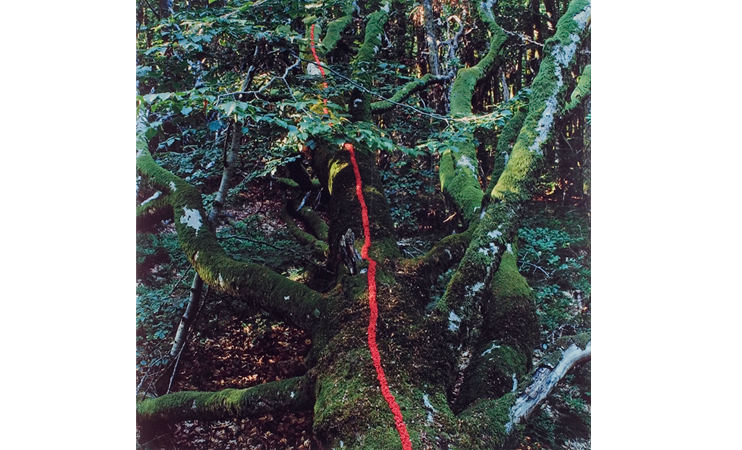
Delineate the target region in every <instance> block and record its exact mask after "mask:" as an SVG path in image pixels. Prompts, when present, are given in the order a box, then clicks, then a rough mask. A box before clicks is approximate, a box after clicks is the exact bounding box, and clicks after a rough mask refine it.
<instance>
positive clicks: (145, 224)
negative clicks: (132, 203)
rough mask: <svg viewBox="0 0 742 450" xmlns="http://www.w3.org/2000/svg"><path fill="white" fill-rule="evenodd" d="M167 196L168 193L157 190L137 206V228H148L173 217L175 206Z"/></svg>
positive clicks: (140, 229) (141, 229)
mask: <svg viewBox="0 0 742 450" xmlns="http://www.w3.org/2000/svg"><path fill="white" fill-rule="evenodd" d="M167 197H168V196H167V194H165V195H162V191H157V192H156V193H155V195H153V196H152V197H150V198H148V199H147V200H144V201H143V202H142V203H141V204H140V205H139V206H137V212H136V218H137V219H136V220H137V230H139V231H143V230H148V229H150V228H152V227H154V226H155V225H156V224H158V223H160V222H162V221H163V220H167V219H172V218H173V207H172V206H171V205H170V200H169V199H168V198H167Z"/></svg>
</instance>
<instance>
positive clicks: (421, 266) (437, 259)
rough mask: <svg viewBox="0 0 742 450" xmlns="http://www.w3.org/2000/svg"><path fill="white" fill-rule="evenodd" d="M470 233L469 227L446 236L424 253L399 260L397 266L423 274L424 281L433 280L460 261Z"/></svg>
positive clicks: (468, 241)
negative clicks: (461, 231)
mask: <svg viewBox="0 0 742 450" xmlns="http://www.w3.org/2000/svg"><path fill="white" fill-rule="evenodd" d="M472 234H473V228H469V229H468V230H466V231H465V232H463V233H459V234H452V235H450V236H446V237H444V238H443V239H441V240H440V241H438V242H437V243H436V244H435V245H434V246H433V248H432V249H430V251H428V252H427V253H426V254H424V255H422V256H419V257H417V258H410V259H404V260H402V261H400V262H399V268H400V270H402V271H404V272H414V273H416V274H418V275H424V276H425V277H426V281H431V282H434V281H435V280H436V279H438V277H439V276H440V275H441V274H442V273H444V272H445V271H447V270H448V269H450V268H451V267H453V266H455V265H456V264H458V263H459V261H461V258H462V257H463V256H464V253H465V252H466V248H467V247H468V246H469V243H470V242H471V237H472ZM428 284H429V283H428Z"/></svg>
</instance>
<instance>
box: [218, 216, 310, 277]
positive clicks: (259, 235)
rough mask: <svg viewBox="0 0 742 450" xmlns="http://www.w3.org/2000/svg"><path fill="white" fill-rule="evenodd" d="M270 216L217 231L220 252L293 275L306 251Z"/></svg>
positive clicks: (241, 222)
mask: <svg viewBox="0 0 742 450" xmlns="http://www.w3.org/2000/svg"><path fill="white" fill-rule="evenodd" d="M275 220H276V218H275V217H272V214H268V215H265V214H260V215H258V214H255V215H251V216H248V217H246V218H245V219H244V220H241V221H239V222H232V223H230V224H228V225H226V226H223V227H221V228H220V229H219V230H218V231H217V238H218V239H219V242H220V244H221V245H222V247H223V248H224V250H225V251H226V252H227V253H228V254H229V255H230V256H231V257H232V258H235V259H237V260H240V261H247V262H252V263H256V264H261V265H264V266H266V267H269V268H270V269H272V270H274V271H276V272H278V273H283V274H286V275H290V274H292V273H293V274H297V273H299V272H300V269H301V268H302V267H304V266H305V265H306V263H307V261H308V260H309V255H310V249H309V248H303V247H300V246H298V245H297V243H296V240H295V239H294V237H293V236H292V235H291V234H290V233H289V232H288V231H287V230H285V229H284V228H278V227H277V226H276V222H275Z"/></svg>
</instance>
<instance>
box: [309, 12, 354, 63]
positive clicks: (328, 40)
mask: <svg viewBox="0 0 742 450" xmlns="http://www.w3.org/2000/svg"><path fill="white" fill-rule="evenodd" d="M351 11H352V10H351ZM351 22H353V15H352V14H348V15H345V16H342V17H340V18H339V19H337V20H334V21H332V22H330V23H329V24H328V25H327V34H325V37H324V39H322V43H321V44H320V45H319V46H318V47H317V49H318V50H320V51H321V52H322V53H323V54H327V53H330V52H331V51H332V50H334V49H335V46H336V45H337V43H338V42H339V41H340V38H341V37H342V33H343V30H345V28H347V27H348V25H350V23H351ZM316 33H317V32H316V31H315V36H316V35H317V34H316Z"/></svg>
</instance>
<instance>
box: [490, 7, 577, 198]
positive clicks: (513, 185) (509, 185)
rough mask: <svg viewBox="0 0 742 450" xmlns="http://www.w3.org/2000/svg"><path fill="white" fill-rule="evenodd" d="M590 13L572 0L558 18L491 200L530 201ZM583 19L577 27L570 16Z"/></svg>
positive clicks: (547, 42) (546, 45)
mask: <svg viewBox="0 0 742 450" xmlns="http://www.w3.org/2000/svg"><path fill="white" fill-rule="evenodd" d="M589 12H590V2H589V0H575V1H572V2H571V3H570V5H569V9H568V10H567V12H566V13H565V14H564V15H563V16H562V18H561V19H559V22H558V24H557V31H556V34H555V35H554V36H553V37H552V38H551V39H549V40H548V41H546V44H545V45H544V58H543V59H542V60H541V66H540V68H539V71H538V74H537V75H536V78H535V79H534V81H533V84H532V85H531V95H530V97H529V108H528V114H527V116H526V118H525V120H524V123H523V127H522V128H521V132H520V134H519V135H518V138H517V139H516V141H515V145H514V146H513V151H512V153H511V157H510V160H509V161H508V165H507V167H506V168H505V171H504V172H503V173H502V175H501V176H500V179H499V180H498V182H497V184H496V185H495V187H494V188H493V189H492V194H491V197H492V199H493V200H501V201H508V202H523V201H526V200H528V199H529V198H530V196H531V190H532V185H533V183H534V181H535V177H536V174H537V170H538V168H539V167H540V165H541V163H542V161H543V152H544V148H545V146H546V143H547V142H548V141H549V139H550V136H551V133H552V130H553V124H554V118H555V115H556V113H557V112H558V111H559V104H560V103H561V102H563V101H564V99H563V96H564V90H565V89H566V86H565V85H566V84H567V83H564V79H566V77H568V76H570V74H569V66H570V65H571V64H573V62H574V59H575V55H576V54H577V51H578V49H579V48H578V46H579V44H580V35H581V34H582V32H583V31H584V27H585V24H586V22H587V21H588V15H589ZM578 14H579V15H580V18H581V19H583V20H581V22H580V23H579V24H578V22H576V21H575V20H573V19H574V17H576V16H578Z"/></svg>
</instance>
